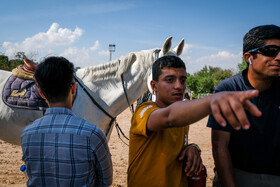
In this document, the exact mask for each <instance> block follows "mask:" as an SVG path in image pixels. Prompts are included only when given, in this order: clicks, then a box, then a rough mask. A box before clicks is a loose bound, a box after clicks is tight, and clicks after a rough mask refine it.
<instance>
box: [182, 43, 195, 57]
mask: <svg viewBox="0 0 280 187" xmlns="http://www.w3.org/2000/svg"><path fill="white" fill-rule="evenodd" d="M192 48H193V45H192V44H185V45H184V49H183V53H182V55H184V54H187V53H191V52H192V51H191V50H192Z"/></svg>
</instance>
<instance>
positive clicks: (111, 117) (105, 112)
mask: <svg viewBox="0 0 280 187" xmlns="http://www.w3.org/2000/svg"><path fill="white" fill-rule="evenodd" d="M74 78H75V81H76V82H77V83H78V84H79V85H80V86H81V88H82V89H83V90H84V92H85V93H86V94H87V95H88V97H89V98H90V100H91V101H92V102H93V103H94V104H95V105H96V106H97V107H98V108H99V109H100V110H101V111H102V112H103V113H104V114H106V115H107V116H108V117H109V118H110V119H111V121H110V123H109V127H108V129H107V130H106V132H105V135H106V137H107V135H108V133H109V130H110V129H111V127H112V124H113V122H115V127H116V129H117V133H118V136H119V138H120V133H119V132H121V134H122V135H123V137H125V139H127V140H129V139H128V138H127V137H126V136H125V134H124V133H123V131H122V129H121V128H120V126H119V124H118V123H117V121H116V117H113V116H112V115H110V114H109V113H108V112H107V111H106V110H104V108H102V106H100V105H99V104H98V103H97V101H96V100H95V99H94V98H93V97H92V95H91V94H90V93H89V92H88V90H87V89H86V88H85V86H84V85H83V84H82V83H81V82H80V81H79V79H78V78H77V76H76V74H75V75H74ZM120 139H121V138H120ZM121 141H122V142H124V141H123V140H122V139H121ZM124 143H125V142H124ZM125 144H126V143H125ZM126 145H127V144H126Z"/></svg>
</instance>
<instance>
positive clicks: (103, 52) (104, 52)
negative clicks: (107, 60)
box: [98, 50, 110, 56]
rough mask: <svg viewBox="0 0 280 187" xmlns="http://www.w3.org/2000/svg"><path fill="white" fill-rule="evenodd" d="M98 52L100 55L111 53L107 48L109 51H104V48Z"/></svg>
mask: <svg viewBox="0 0 280 187" xmlns="http://www.w3.org/2000/svg"><path fill="white" fill-rule="evenodd" d="M98 54H99V55H102V56H108V55H109V54H110V53H109V51H108V50H107V51H104V50H103V51H99V52H98Z"/></svg>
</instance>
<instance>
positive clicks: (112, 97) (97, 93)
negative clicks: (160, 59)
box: [77, 51, 154, 117]
mask: <svg viewBox="0 0 280 187" xmlns="http://www.w3.org/2000/svg"><path fill="white" fill-rule="evenodd" d="M145 52H146V53H147V54H148V52H149V51H145ZM135 54H136V55H137V60H136V61H135V62H134V63H133V64H132V65H131V67H130V69H129V70H128V71H126V72H125V73H123V82H122V79H121V78H120V77H115V78H108V79H104V80H102V79H99V80H90V79H88V77H86V76H84V71H85V69H81V70H79V72H77V75H78V76H79V77H81V78H82V81H83V83H84V84H85V85H86V86H87V88H88V89H89V90H90V91H91V94H92V96H93V97H94V98H97V99H100V100H99V102H100V103H99V104H100V105H101V106H102V107H103V108H104V109H105V110H106V111H107V112H109V113H110V114H111V115H112V116H113V117H115V116H117V115H119V114H120V113H121V112H122V111H124V110H125V109H126V108H127V107H128V102H127V99H126V95H125V92H126V93H127V96H128V101H129V104H133V102H135V101H136V100H137V98H139V97H140V96H141V95H142V94H143V93H144V92H145V91H146V90H147V89H148V87H147V77H148V75H149V74H150V72H151V64H152V62H153V59H154V58H153V57H152V56H151V55H147V54H143V52H142V53H140V52H138V53H135ZM141 55H142V56H141ZM124 90H125V91H124Z"/></svg>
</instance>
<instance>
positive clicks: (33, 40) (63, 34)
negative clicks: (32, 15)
mask: <svg viewBox="0 0 280 187" xmlns="http://www.w3.org/2000/svg"><path fill="white" fill-rule="evenodd" d="M82 34H83V30H82V29H80V28H78V27H76V28H75V30H74V31H71V30H70V29H68V28H60V27H59V24H58V23H53V24H52V25H51V26H50V28H49V30H48V31H47V32H40V33H38V34H36V35H34V36H32V37H30V38H26V39H25V40H24V41H23V42H21V43H11V42H4V43H3V47H4V48H5V50H6V52H5V54H6V55H7V56H9V57H13V55H14V53H15V52H18V51H22V52H25V53H26V54H28V53H30V52H34V51H37V52H39V51H40V53H49V52H50V51H54V48H55V47H58V46H69V45H70V44H72V43H74V42H76V41H77V40H78V39H79V38H80V37H81V36H82Z"/></svg>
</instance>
